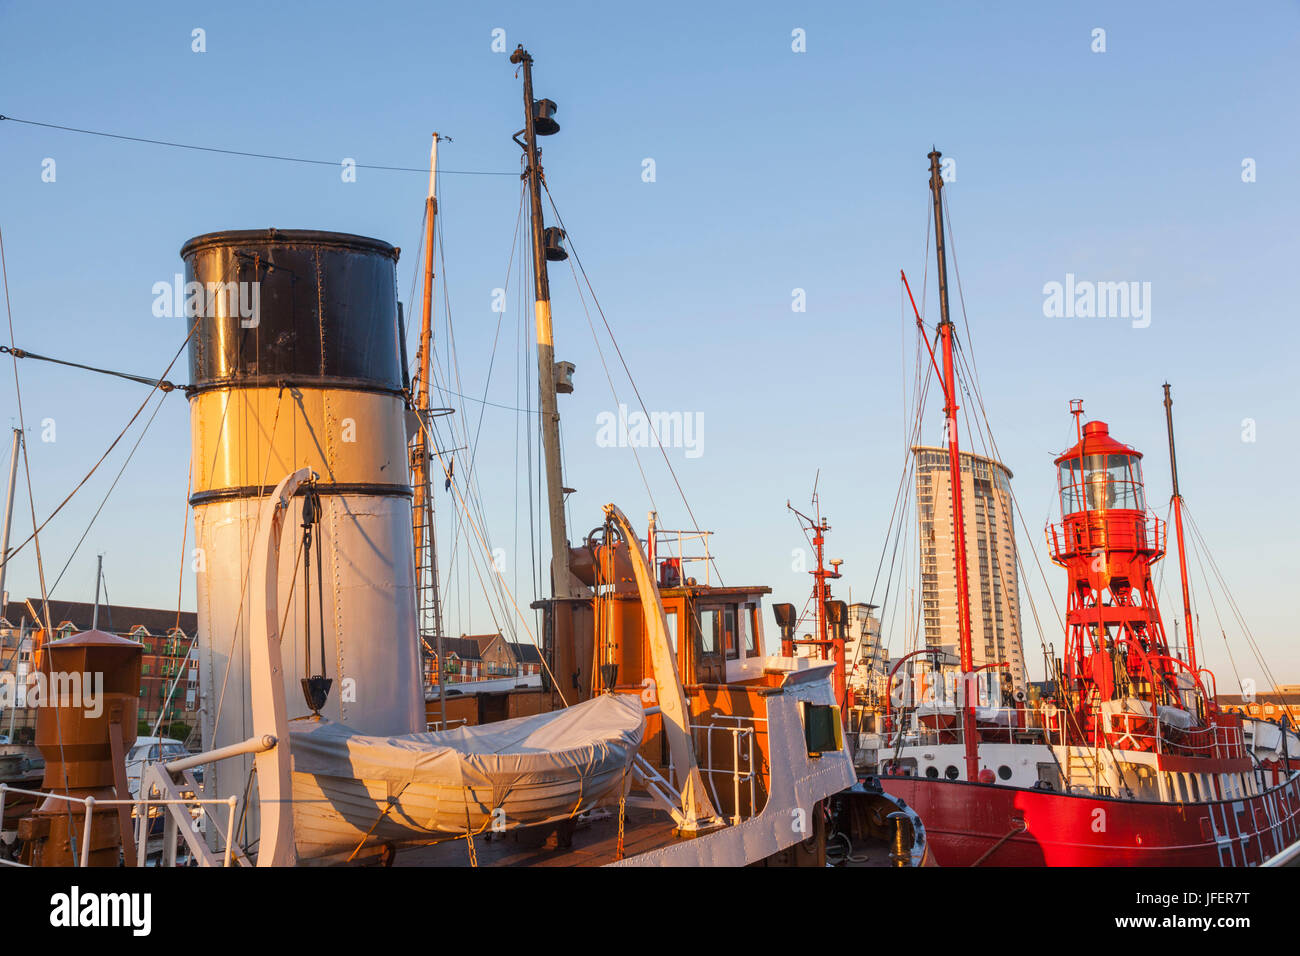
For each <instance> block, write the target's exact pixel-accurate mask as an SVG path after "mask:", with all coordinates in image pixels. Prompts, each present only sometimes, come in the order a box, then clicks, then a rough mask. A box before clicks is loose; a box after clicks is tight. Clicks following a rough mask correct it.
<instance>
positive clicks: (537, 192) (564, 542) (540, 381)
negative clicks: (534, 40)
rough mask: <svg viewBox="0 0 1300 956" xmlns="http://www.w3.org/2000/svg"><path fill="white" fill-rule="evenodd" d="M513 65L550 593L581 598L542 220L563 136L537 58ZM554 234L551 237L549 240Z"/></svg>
mask: <svg viewBox="0 0 1300 956" xmlns="http://www.w3.org/2000/svg"><path fill="white" fill-rule="evenodd" d="M510 62H511V63H514V64H517V65H522V67H523V73H524V117H525V125H524V128H523V129H522V130H520V133H522V134H523V135H524V140H523V142H520V140H519V133H516V134H515V142H516V143H519V145H520V146H521V147H523V150H524V155H525V156H526V157H527V160H528V166H527V169H525V171H524V178H525V179H526V180H527V182H528V195H529V200H530V214H529V220H530V224H531V226H532V240H533V300H534V312H535V315H536V321H537V387H538V393H539V399H540V406H539V409H540V413H541V425H542V452H543V455H544V457H545V459H546V502H547V511H548V513H549V516H550V528H551V593H552V595H553V596H554V597H557V598H571V597H577V596H578V591H577V589H576V588H575V587H574V585H573V578H572V575H571V574H570V572H569V535H568V529H567V528H566V527H565V519H564V496H565V494H566V493H567V492H568V491H569V490H570V489H567V488H565V487H564V478H563V475H562V473H561V467H560V412H559V408H558V406H557V404H556V394H557V391H558V390H559V389H563V390H564V391H572V385H569V384H568V382H567V376H565V375H561V376H560V377H559V378H560V381H559V382H558V387H557V375H556V372H557V369H556V364H555V343H554V341H553V340H552V338H551V286H550V281H549V279H548V277H547V273H546V268H547V267H546V262H547V259H548V258H553V259H556V260H562V259H565V258H568V255H567V253H565V252H564V249H563V248H562V247H561V246H560V245H559V240H560V239H561V238H563V233H562V232H561V231H560V230H559V229H554V230H551V229H546V228H545V221H544V220H543V218H542V182H543V174H542V164H541V162H540V159H539V157H540V153H539V151H538V149H537V137H538V136H550V135H552V134H554V133H557V132H559V130H560V125H559V124H558V123H557V122H555V120H554V119H553V118H552V117H551V114H552V113H554V112H555V103H553V102H552V101H551V100H534V99H533V58H532V55H531V54H529V52H528V51H527V50H525V49H524V48H523V46H522V45H520V46H519V47H517V48H516V49H515V51H514V53H512V54H510ZM548 234H549V235H548Z"/></svg>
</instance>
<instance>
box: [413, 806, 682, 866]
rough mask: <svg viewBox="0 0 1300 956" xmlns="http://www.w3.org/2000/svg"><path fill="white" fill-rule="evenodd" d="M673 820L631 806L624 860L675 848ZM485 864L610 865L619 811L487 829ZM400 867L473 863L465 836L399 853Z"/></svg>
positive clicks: (478, 840) (482, 842)
mask: <svg viewBox="0 0 1300 956" xmlns="http://www.w3.org/2000/svg"><path fill="white" fill-rule="evenodd" d="M678 839H679V838H678V837H675V836H674V835H673V821H672V818H671V817H669V816H668V814H667V813H664V812H663V811H662V810H652V809H649V808H645V807H631V806H629V807H628V808H627V817H626V820H625V822H624V833H623V848H624V854H623V856H624V859H628V858H631V857H633V856H635V855H637V854H638V853H644V852H646V851H649V850H656V849H660V848H662V847H666V846H671V845H672V844H674V843H676V842H677V840H678ZM474 855H475V858H476V859H477V862H478V865H479V866H605V865H607V864H609V863H615V862H617V859H618V810H617V809H616V808H614V809H609V810H604V809H602V810H600V811H598V812H596V813H591V814H586V815H584V816H583V817H582V818H581V819H579V820H572V821H570V820H565V821H561V822H559V823H553V824H550V825H548V826H536V827H527V828H521V829H518V830H511V831H509V832H507V833H483V834H480V835H478V836H476V837H475V838H474ZM393 865H394V866H466V867H467V866H470V865H471V863H470V857H469V850H468V847H467V846H466V843H465V840H464V839H463V838H461V839H453V840H447V841H444V842H441V843H436V844H433V845H430V846H419V847H408V848H404V849H400V850H398V851H397V858H396V859H395V860H394V862H393Z"/></svg>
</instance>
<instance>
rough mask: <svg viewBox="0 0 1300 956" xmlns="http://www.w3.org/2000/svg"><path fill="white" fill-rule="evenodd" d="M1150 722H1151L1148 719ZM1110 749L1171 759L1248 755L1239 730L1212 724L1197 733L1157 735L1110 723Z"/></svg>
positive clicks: (1163, 732) (1164, 732)
mask: <svg viewBox="0 0 1300 956" xmlns="http://www.w3.org/2000/svg"><path fill="white" fill-rule="evenodd" d="M1147 719H1148V720H1149V719H1150V718H1147ZM1106 732H1107V736H1108V739H1109V742H1110V745H1111V746H1113V747H1118V748H1120V749H1121V750H1142V751H1149V752H1152V753H1157V754H1162V755H1165V756H1170V757H1214V758H1218V759H1222V760H1239V759H1241V758H1243V757H1245V755H1246V745H1245V738H1244V736H1243V735H1242V732H1241V728H1240V727H1228V726H1224V725H1222V724H1212V725H1211V726H1209V727H1201V728H1198V729H1195V730H1177V729H1176V728H1168V727H1166V726H1165V725H1161V729H1160V730H1159V731H1158V732H1157V733H1144V732H1142V731H1140V730H1138V729H1136V728H1133V727H1125V726H1120V725H1116V724H1114V723H1111V722H1109V721H1108V722H1107V728H1106Z"/></svg>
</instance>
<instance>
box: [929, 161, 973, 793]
mask: <svg viewBox="0 0 1300 956" xmlns="http://www.w3.org/2000/svg"><path fill="white" fill-rule="evenodd" d="M941 155H942V154H941V153H940V152H939V151H938V150H937V149H936V150H932V151H931V152H930V154H929V159H930V192H931V194H933V196H934V235H935V254H936V255H937V256H938V274H939V314H940V321H939V336H940V339H941V340H942V344H943V395H944V410H943V412H944V431H945V433H946V434H947V438H948V479H949V480H948V484H949V486H950V488H951V490H952V523H953V541H954V550H955V552H956V564H957V621H958V629H959V634H960V639H961V679H960V688H961V695H960V696H961V703H962V740H963V741H965V744H966V779H967V780H969V781H972V782H973V781H975V780H977V779H978V776H979V741H978V740H977V739H976V736H975V735H976V731H975V707H974V701H972V700H971V696H972V692H973V689H974V688H973V685H974V681H972V680H971V679H970V677H971V674H972V673H973V672H974V658H973V654H972V652H971V637H970V583H969V574H968V571H967V567H966V526H965V522H964V519H963V517H962V488H961V452H960V450H959V449H958V447H957V409H958V407H959V406H958V405H957V382H956V378H955V377H954V375H953V361H952V335H953V331H952V320H951V319H950V318H949V317H948V261H947V258H946V250H945V249H944V242H943V198H942V195H941V191H942V189H943V177H942V176H941V175H940V174H939V157H940V156H941Z"/></svg>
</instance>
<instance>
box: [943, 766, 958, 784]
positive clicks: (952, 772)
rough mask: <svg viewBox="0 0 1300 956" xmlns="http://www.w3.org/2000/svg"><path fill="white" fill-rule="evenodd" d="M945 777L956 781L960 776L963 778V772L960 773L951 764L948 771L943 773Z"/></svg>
mask: <svg viewBox="0 0 1300 956" xmlns="http://www.w3.org/2000/svg"><path fill="white" fill-rule="evenodd" d="M943 775H944V776H945V777H947V778H948V779H949V780H956V779H957V778H958V777H959V776H961V771H959V770H958V769H957V768H956V767H954V766H953V765H952V764H949V765H948V769H947V770H945V771H944V772H943Z"/></svg>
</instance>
